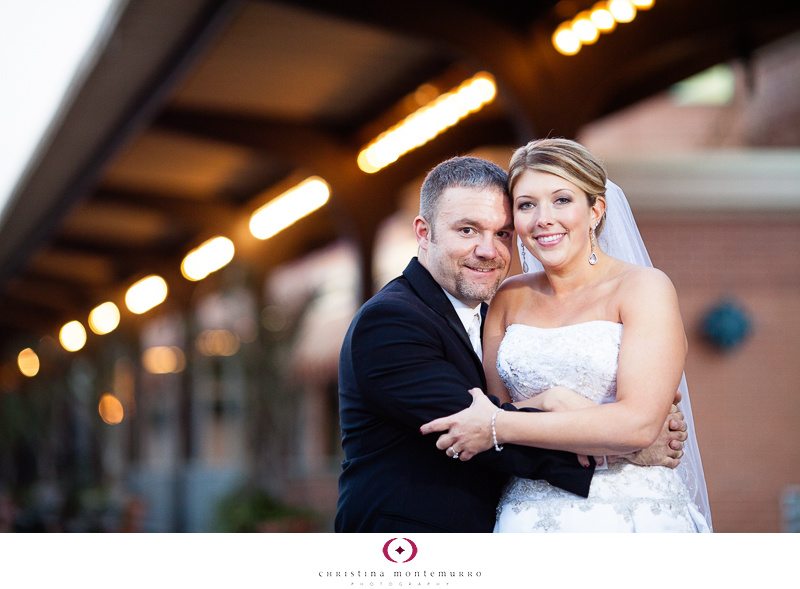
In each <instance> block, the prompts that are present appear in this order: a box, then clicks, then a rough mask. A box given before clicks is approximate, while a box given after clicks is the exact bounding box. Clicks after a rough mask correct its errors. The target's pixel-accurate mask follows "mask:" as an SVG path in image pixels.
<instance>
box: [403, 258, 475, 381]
mask: <svg viewBox="0 0 800 589" xmlns="http://www.w3.org/2000/svg"><path fill="white" fill-rule="evenodd" d="M403 276H405V277H406V279H407V280H408V282H409V284H411V287H412V288H413V289H414V291H415V292H416V293H417V295H418V296H419V298H420V299H422V301H423V302H424V303H425V304H426V305H428V306H429V307H430V308H431V309H433V310H434V311H436V312H437V313H439V314H440V315H442V316H443V317H444V318H445V319H446V320H447V323H448V324H449V325H450V327H451V328H452V331H453V333H454V334H455V336H456V337H457V338H458V339H459V340H460V341H461V342H462V343H463V344H464V345H465V346H466V347H467V348H468V349H469V351H470V352H471V356H472V359H473V361H474V362H475V365H476V366H477V368H478V372H479V374H480V376H481V382H482V384H483V390H484V392H486V378H485V376H484V374H483V363H482V362H481V359H480V358H478V355H477V354H476V353H475V350H474V349H473V348H472V342H470V341H469V336H468V335H467V331H466V330H465V329H464V324H463V323H461V319H459V317H458V313H456V310H455V309H454V308H453V305H452V303H451V302H450V301H449V300H448V298H447V296H446V295H445V294H444V291H443V290H442V287H441V286H440V285H439V283H438V282H436V281H435V280H434V279H433V276H431V274H430V272H428V270H427V269H426V268H425V267H424V266H423V265H422V264H420V263H419V260H418V259H417V258H412V259H411V262H409V264H408V266H406V269H405V270H403ZM487 308H488V307H487V306H486V304H485V303H484V304H483V305H481V315H482V316H483V317H484V318H485V316H486V309H487ZM481 337H483V321H481Z"/></svg>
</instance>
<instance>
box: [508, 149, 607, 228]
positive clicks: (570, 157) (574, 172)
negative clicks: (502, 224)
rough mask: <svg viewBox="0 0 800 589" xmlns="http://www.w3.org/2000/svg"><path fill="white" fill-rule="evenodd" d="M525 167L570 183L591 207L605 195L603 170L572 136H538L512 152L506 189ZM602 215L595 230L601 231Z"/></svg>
mask: <svg viewBox="0 0 800 589" xmlns="http://www.w3.org/2000/svg"><path fill="white" fill-rule="evenodd" d="M526 170H535V171H537V172H547V173H549V174H555V175H556V176H558V177H559V178H563V179H564V180H567V181H568V182H572V183H573V184H575V185H576V186H577V187H578V188H580V189H581V190H583V191H584V192H585V193H586V198H587V200H588V201H589V206H590V207H591V206H594V204H595V202H596V201H597V197H598V196H602V197H605V195H606V169H605V167H603V164H601V163H600V161H599V160H598V159H597V158H596V157H594V156H593V155H592V154H591V153H590V152H589V150H588V149H586V148H585V147H584V146H583V145H581V144H580V143H578V142H576V141H572V140H571V139H537V140H535V141H531V142H530V143H528V144H527V145H525V146H524V147H520V148H519V149H517V151H515V152H514V156H513V157H512V158H511V163H510V164H509V170H508V192H509V193H510V194H513V192H514V186H515V185H516V184H517V182H518V181H519V179H520V176H522V174H523V173H524V172H525V171H526ZM604 223H605V215H603V217H602V218H601V219H600V223H598V225H597V229H596V230H595V232H596V234H597V235H600V233H601V232H602V230H603V225H604Z"/></svg>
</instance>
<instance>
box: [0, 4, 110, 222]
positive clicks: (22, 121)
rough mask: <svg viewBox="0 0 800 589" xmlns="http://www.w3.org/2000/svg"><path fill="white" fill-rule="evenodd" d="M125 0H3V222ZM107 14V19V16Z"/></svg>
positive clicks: (0, 59)
mask: <svg viewBox="0 0 800 589" xmlns="http://www.w3.org/2000/svg"><path fill="white" fill-rule="evenodd" d="M122 4H124V2H123V1H121V0H71V1H65V0H0V80H2V83H0V220H2V217H3V213H4V211H5V209H6V205H7V204H8V201H9V198H10V197H11V195H12V194H13V191H14V188H15V186H16V185H17V183H18V182H19V179H20V177H21V176H22V174H23V173H24V171H25V168H26V166H27V165H28V164H29V162H30V161H31V158H32V157H33V155H34V154H35V152H36V149H37V147H38V146H39V145H40V144H41V141H42V139H43V137H44V136H45V134H46V132H47V129H48V127H49V126H50V124H51V123H52V121H53V120H54V117H55V116H56V115H57V113H58V111H59V108H60V107H61V106H62V105H63V104H64V102H65V97H66V100H67V102H68V100H69V96H70V94H69V90H70V87H71V85H72V84H73V82H78V81H80V80H81V79H82V76H83V74H84V73H85V71H86V67H87V66H88V65H90V63H91V57H92V55H93V52H92V51H91V48H92V47H93V46H94V44H95V43H96V42H100V41H101V40H102V38H104V37H105V35H106V34H107V32H108V29H109V25H110V22H111V18H110V15H113V14H116V12H117V10H115V8H119V6H121V5H122ZM107 16H109V18H107Z"/></svg>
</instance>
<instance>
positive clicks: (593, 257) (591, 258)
mask: <svg viewBox="0 0 800 589" xmlns="http://www.w3.org/2000/svg"><path fill="white" fill-rule="evenodd" d="M595 229H597V225H595V226H594V227H592V230H591V232H590V236H591V239H592V255H590V256H589V263H590V264H591V265H592V266H594V265H595V264H597V254H595V253H594V243H595V235H594V230H595Z"/></svg>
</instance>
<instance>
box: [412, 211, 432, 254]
mask: <svg viewBox="0 0 800 589" xmlns="http://www.w3.org/2000/svg"><path fill="white" fill-rule="evenodd" d="M431 233H432V231H431V226H430V224H429V223H428V221H426V220H425V218H424V217H421V216H419V215H417V217H415V218H414V236H415V237H416V238H417V243H418V244H419V247H420V248H422V249H424V250H426V249H428V243H430V241H431Z"/></svg>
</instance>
